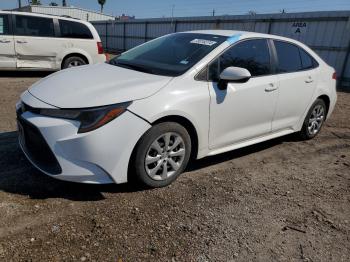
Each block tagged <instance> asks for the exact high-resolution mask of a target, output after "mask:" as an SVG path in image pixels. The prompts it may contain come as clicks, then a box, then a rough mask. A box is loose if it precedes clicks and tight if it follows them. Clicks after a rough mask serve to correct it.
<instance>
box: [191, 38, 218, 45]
mask: <svg viewBox="0 0 350 262" xmlns="http://www.w3.org/2000/svg"><path fill="white" fill-rule="evenodd" d="M216 43H217V42H215V41H210V40H206V39H193V40H192V41H191V44H198V45H207V46H212V45H215V44H216Z"/></svg>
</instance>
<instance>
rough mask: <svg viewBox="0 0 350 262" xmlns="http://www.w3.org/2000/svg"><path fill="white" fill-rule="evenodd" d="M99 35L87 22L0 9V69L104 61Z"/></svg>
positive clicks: (64, 66)
mask: <svg viewBox="0 0 350 262" xmlns="http://www.w3.org/2000/svg"><path fill="white" fill-rule="evenodd" d="M105 61H106V56H105V55H104V52H103V47H102V43H101V39H100V37H99V35H98V33H97V31H96V29H95V28H94V27H93V25H92V24H90V23H89V22H85V21H81V20H77V19H72V18H66V17H58V16H50V15H43V14H33V13H26V12H6V11H0V70H54V71H55V70H60V69H64V68H68V67H73V66H79V65H85V64H95V63H98V62H105Z"/></svg>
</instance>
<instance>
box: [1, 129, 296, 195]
mask: <svg viewBox="0 0 350 262" xmlns="http://www.w3.org/2000/svg"><path fill="white" fill-rule="evenodd" d="M294 140H295V139H294V137H293V136H285V137H282V138H277V139H273V140H270V141H267V142H263V143H260V144H256V145H253V146H249V147H246V148H242V149H238V150H234V151H231V152H228V153H223V154H220V155H216V156H211V157H206V158H204V159H201V160H196V161H192V163H191V164H190V165H189V166H188V167H187V170H186V171H187V172H190V171H195V170H199V169H202V168H205V167H208V166H210V165H215V164H218V163H221V162H225V161H229V160H232V159H235V158H239V157H242V156H245V155H249V154H252V153H256V152H259V151H262V150H265V149H267V148H270V147H273V146H275V145H278V144H280V143H282V142H286V141H294ZM145 189H146V188H142V187H139V186H137V185H135V184H122V185H115V184H110V185H86V184H78V183H71V182H64V181H60V180H56V179H53V178H51V177H49V176H46V175H45V174H43V173H41V172H40V171H38V170H37V169H36V168H34V167H33V166H32V165H31V164H30V163H29V161H28V160H27V159H26V157H25V156H24V154H23V153H22V151H21V149H20V148H19V145H18V140H17V132H5V133H0V192H1V191H3V192H7V193H12V194H19V195H25V196H29V197H30V198H32V199H48V198H63V199H68V200H72V201H100V200H104V199H105V196H104V193H130V192H137V191H142V190H145Z"/></svg>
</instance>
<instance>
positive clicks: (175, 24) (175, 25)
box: [174, 20, 177, 33]
mask: <svg viewBox="0 0 350 262" xmlns="http://www.w3.org/2000/svg"><path fill="white" fill-rule="evenodd" d="M176 32H177V20H175V22H174V33H176Z"/></svg>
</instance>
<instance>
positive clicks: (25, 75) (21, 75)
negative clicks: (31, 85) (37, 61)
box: [0, 71, 54, 78]
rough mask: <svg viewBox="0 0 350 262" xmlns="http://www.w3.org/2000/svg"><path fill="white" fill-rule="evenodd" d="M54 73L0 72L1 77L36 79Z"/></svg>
mask: <svg viewBox="0 0 350 262" xmlns="http://www.w3.org/2000/svg"><path fill="white" fill-rule="evenodd" d="M52 73H54V72H53V71H0V78H1V77H8V78H11V77H14V78H31V77H32V78H38V77H46V76H48V75H50V74H52Z"/></svg>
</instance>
